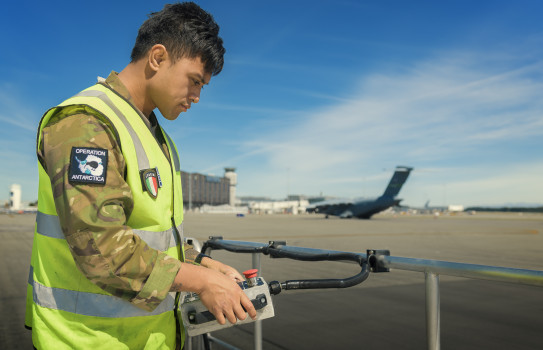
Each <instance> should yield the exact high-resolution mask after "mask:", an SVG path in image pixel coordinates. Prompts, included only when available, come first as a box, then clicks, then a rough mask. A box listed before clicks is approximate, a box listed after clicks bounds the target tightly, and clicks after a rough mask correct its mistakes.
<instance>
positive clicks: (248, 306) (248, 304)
mask: <svg viewBox="0 0 543 350" xmlns="http://www.w3.org/2000/svg"><path fill="white" fill-rule="evenodd" d="M241 305H243V307H244V308H245V310H246V311H247V313H248V314H249V316H251V318H252V319H253V320H254V319H255V318H256V310H255V307H254V305H253V303H251V300H249V298H248V297H247V296H246V295H245V293H244V294H243V295H242V297H241Z"/></svg>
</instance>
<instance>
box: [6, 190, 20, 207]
mask: <svg viewBox="0 0 543 350" xmlns="http://www.w3.org/2000/svg"><path fill="white" fill-rule="evenodd" d="M9 209H10V210H21V185H17V184H13V185H11V186H10V188H9Z"/></svg>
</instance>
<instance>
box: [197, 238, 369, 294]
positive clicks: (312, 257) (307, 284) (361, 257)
mask: <svg viewBox="0 0 543 350" xmlns="http://www.w3.org/2000/svg"><path fill="white" fill-rule="evenodd" d="M212 249H219V250H220V249H224V250H227V251H231V252H235V253H262V254H265V255H270V257H271V258H288V259H294V260H301V261H353V262H356V263H357V264H358V265H359V266H360V267H361V271H360V272H359V273H358V274H356V275H354V276H352V277H348V278H341V279H309V280H290V281H286V282H282V283H280V282H277V281H272V282H270V283H269V285H270V293H271V294H279V293H280V292H281V290H282V289H286V290H292V289H324V288H348V287H352V286H355V285H357V284H360V283H362V282H364V281H365V280H366V279H367V278H368V276H369V270H368V259H367V255H366V254H357V253H348V252H340V251H332V250H321V249H312V248H301V247H288V246H287V245H286V242H283V241H272V242H270V243H269V244H265V243H254V242H241V241H228V240H223V239H222V237H210V239H209V240H208V241H206V242H205V243H204V245H203V247H202V251H203V252H204V253H208V251H209V250H212Z"/></svg>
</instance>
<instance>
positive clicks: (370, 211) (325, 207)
mask: <svg viewBox="0 0 543 350" xmlns="http://www.w3.org/2000/svg"><path fill="white" fill-rule="evenodd" d="M411 170H413V168H410V167H406V166H397V167H396V170H395V172H394V175H392V179H390V182H389V184H388V186H387V188H386V189H385V192H384V193H383V194H382V195H381V196H380V197H378V198H374V199H355V200H345V199H333V200H326V201H322V202H317V203H314V204H312V205H310V206H308V207H307V208H306V211H307V212H308V213H320V214H325V217H326V218H328V216H329V215H334V216H339V217H340V218H342V219H345V218H352V217H357V218H360V219H369V218H371V217H372V215H374V214H377V213H379V212H381V211H383V210H385V209H388V208H390V207H392V206H394V205H399V204H400V202H401V201H402V200H401V199H397V198H396V196H397V195H398V193H399V192H400V190H401V188H402V186H403V184H404V183H405V181H406V180H407V177H408V176H409V173H410V172H411Z"/></svg>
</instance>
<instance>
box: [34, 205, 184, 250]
mask: <svg viewBox="0 0 543 350" xmlns="http://www.w3.org/2000/svg"><path fill="white" fill-rule="evenodd" d="M36 230H37V232H38V233H39V234H40V235H43V236H47V237H51V238H58V239H66V238H65V237H64V233H63V232H62V228H61V227H60V220H59V218H58V216H56V215H48V214H44V213H42V212H40V211H38V213H37V215H36ZM177 230H178V231H179V232H180V233H182V232H183V224H181V225H179V226H178V227H177ZM132 232H134V233H135V234H137V235H138V236H139V237H140V238H141V239H142V240H143V241H145V243H147V245H148V246H149V247H151V248H153V249H156V250H160V251H166V250H168V249H169V248H173V247H175V246H177V244H179V242H177V234H176V232H175V231H174V229H173V227H172V228H170V229H168V230H166V231H162V232H153V231H144V230H136V229H133V230H132Z"/></svg>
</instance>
